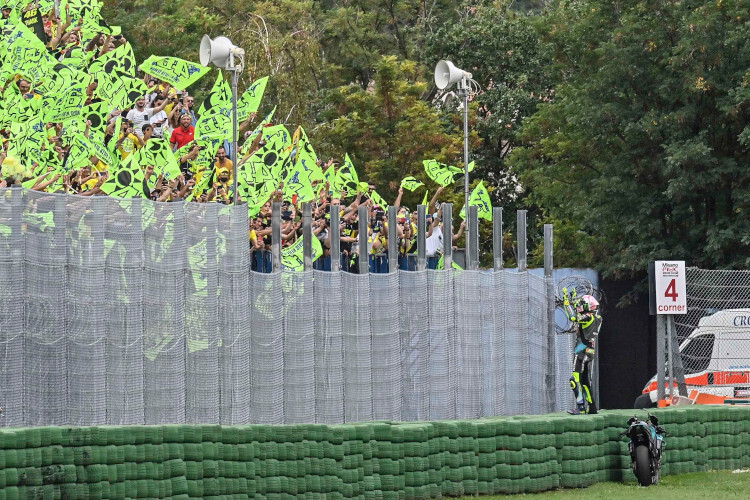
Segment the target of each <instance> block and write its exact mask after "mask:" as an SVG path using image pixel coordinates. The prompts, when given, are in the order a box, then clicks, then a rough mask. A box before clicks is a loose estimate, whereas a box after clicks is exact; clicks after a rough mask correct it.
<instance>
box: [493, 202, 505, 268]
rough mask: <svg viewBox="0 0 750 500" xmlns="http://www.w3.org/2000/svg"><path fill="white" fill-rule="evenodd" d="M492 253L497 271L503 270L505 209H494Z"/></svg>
mask: <svg viewBox="0 0 750 500" xmlns="http://www.w3.org/2000/svg"><path fill="white" fill-rule="evenodd" d="M492 253H493V255H494V257H495V271H501V270H502V269H503V207H492Z"/></svg>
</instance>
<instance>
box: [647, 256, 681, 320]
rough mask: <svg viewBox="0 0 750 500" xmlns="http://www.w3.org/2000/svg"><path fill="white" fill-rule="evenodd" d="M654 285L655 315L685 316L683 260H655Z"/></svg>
mask: <svg viewBox="0 0 750 500" xmlns="http://www.w3.org/2000/svg"><path fill="white" fill-rule="evenodd" d="M654 284H655V285H656V286H655V287H654V298H655V299H656V314H687V293H686V291H685V261H684V260H657V261H656V262H655V263H654Z"/></svg>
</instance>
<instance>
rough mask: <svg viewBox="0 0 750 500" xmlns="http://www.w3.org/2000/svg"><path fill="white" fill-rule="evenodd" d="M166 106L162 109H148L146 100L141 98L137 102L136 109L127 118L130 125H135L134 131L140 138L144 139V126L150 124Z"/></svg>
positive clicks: (129, 112)
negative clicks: (155, 115) (156, 114)
mask: <svg viewBox="0 0 750 500" xmlns="http://www.w3.org/2000/svg"><path fill="white" fill-rule="evenodd" d="M163 109H164V106H163V105H162V106H161V107H160V108H146V99H145V98H140V99H138V100H137V101H135V107H134V108H133V109H131V110H130V111H128V115H127V116H126V118H127V119H128V121H129V122H130V123H132V124H133V130H135V134H136V135H137V136H138V137H141V138H143V125H144V124H147V123H150V120H151V118H152V117H153V116H154V114H155V113H158V112H159V111H162V110H163Z"/></svg>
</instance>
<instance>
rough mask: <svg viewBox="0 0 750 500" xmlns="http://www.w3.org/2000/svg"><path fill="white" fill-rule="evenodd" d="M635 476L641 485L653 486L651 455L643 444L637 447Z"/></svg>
mask: <svg viewBox="0 0 750 500" xmlns="http://www.w3.org/2000/svg"><path fill="white" fill-rule="evenodd" d="M635 477H636V478H638V484H640V485H641V486H651V483H652V481H651V456H650V453H649V451H648V446H646V445H643V444H642V445H640V446H638V447H637V448H636V449H635Z"/></svg>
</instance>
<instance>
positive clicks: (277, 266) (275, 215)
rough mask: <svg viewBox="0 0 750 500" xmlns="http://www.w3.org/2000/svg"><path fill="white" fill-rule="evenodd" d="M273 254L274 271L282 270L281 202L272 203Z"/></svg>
mask: <svg viewBox="0 0 750 500" xmlns="http://www.w3.org/2000/svg"><path fill="white" fill-rule="evenodd" d="M271 254H272V256H273V259H272V260H273V264H272V269H273V272H278V271H281V203H280V202H278V201H275V202H273V204H272V205H271Z"/></svg>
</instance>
